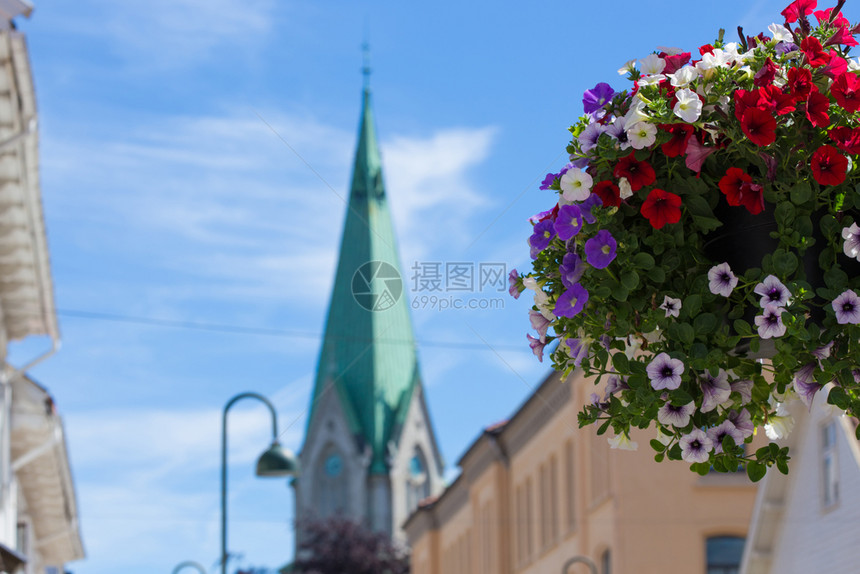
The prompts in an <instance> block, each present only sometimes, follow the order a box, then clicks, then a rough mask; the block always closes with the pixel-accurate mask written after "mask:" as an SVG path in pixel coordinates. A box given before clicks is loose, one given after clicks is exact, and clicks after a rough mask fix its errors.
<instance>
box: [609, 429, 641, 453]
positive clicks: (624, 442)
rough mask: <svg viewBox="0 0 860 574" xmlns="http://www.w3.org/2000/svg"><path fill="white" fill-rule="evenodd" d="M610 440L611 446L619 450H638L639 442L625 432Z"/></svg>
mask: <svg viewBox="0 0 860 574" xmlns="http://www.w3.org/2000/svg"><path fill="white" fill-rule="evenodd" d="M608 440H609V447H610V448H616V449H618V450H637V449H638V448H639V444H638V443H635V442H633V441H631V440H630V437H628V436H627V435H626V434H624V433H621V434H620V435H618V436H614V437H612V438H610V439H608Z"/></svg>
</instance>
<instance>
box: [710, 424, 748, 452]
mask: <svg viewBox="0 0 860 574" xmlns="http://www.w3.org/2000/svg"><path fill="white" fill-rule="evenodd" d="M727 436H730V437H732V440H733V441H734V443H735V444H736V445H737V444H741V443H742V442H744V435H743V433H742V432H741V431H740V430H738V428H737V427H736V426H735V425H734V423H732V421H723V422H722V424H720V425H719V426H715V427H712V428H709V429H708V438H709V439H711V442H712V443H713V445H714V452H715V453H716V454H720V453H722V452H723V439H724V438H726V437H727Z"/></svg>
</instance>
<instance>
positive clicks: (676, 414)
mask: <svg viewBox="0 0 860 574" xmlns="http://www.w3.org/2000/svg"><path fill="white" fill-rule="evenodd" d="M694 412H696V403H694V402H692V401H690V402H689V403H687V404H686V405H682V406H680V407H678V406H675V405H673V404H672V403H666V404H665V405H663V406H662V407H660V409H659V410H658V411H657V420H658V421H659V422H660V424H661V425H666V426H669V425H672V426H673V427H677V428H679V429H682V428H684V427H685V426H687V425H688V424H690V416H691V415H692V414H693V413H694Z"/></svg>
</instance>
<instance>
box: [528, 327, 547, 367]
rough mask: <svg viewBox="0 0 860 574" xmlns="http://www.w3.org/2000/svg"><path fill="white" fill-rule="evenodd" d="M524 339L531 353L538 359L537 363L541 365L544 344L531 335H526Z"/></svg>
mask: <svg viewBox="0 0 860 574" xmlns="http://www.w3.org/2000/svg"><path fill="white" fill-rule="evenodd" d="M526 338H527V339H528V340H529V347H531V348H532V353H534V354H535V357H537V358H538V361H540V362H541V363H543V348H544V347H546V343H542V342H541V340H540V339H537V338H535V337H532V336H531V335H528V334H527V335H526Z"/></svg>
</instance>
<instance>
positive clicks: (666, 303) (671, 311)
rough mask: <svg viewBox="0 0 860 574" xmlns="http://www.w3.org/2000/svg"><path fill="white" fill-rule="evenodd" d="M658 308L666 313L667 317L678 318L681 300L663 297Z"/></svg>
mask: <svg viewBox="0 0 860 574" xmlns="http://www.w3.org/2000/svg"><path fill="white" fill-rule="evenodd" d="M660 308H661V309H663V310H664V311H666V316H667V317H678V316H680V314H681V300H680V299H674V298H672V297H669V296H668V295H665V296H664V297H663V303H662V304H661V305H660Z"/></svg>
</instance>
